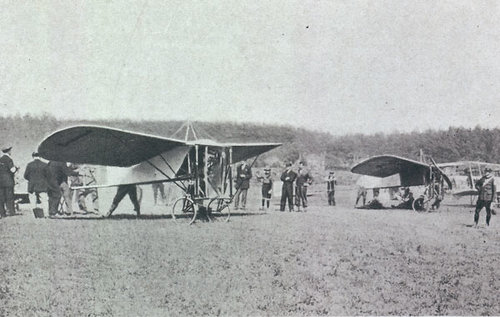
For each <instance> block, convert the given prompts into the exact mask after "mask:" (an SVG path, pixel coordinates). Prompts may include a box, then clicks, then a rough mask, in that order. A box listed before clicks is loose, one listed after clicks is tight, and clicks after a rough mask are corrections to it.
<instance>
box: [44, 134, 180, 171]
mask: <svg viewBox="0 0 500 317" xmlns="http://www.w3.org/2000/svg"><path fill="white" fill-rule="evenodd" d="M179 146H186V144H185V143H184V142H182V141H178V140H174V139H168V138H164V137H159V136H154V135H148V134H142V133H136V132H131V131H125V130H120V129H113V128H108V127H99V126H90V125H89V126H87V125H81V126H74V127H70V128H65V129H62V130H59V131H56V132H54V133H53V134H51V135H50V136H48V137H47V138H46V139H45V140H43V141H42V143H41V144H40V146H39V147H38V153H39V154H40V156H41V157H43V158H45V159H48V160H54V161H61V162H72V163H78V164H94V165H106V166H118V167H127V166H132V165H136V164H139V163H141V162H144V161H145V160H148V159H151V158H153V157H155V156H157V155H160V154H161V153H164V152H167V151H170V150H173V149H174V148H176V147H179Z"/></svg>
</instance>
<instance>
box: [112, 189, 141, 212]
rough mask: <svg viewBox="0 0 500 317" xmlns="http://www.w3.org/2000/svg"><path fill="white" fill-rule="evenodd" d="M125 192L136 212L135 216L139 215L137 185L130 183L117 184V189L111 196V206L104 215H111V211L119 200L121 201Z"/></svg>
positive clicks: (139, 206)
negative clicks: (112, 196) (113, 195)
mask: <svg viewBox="0 0 500 317" xmlns="http://www.w3.org/2000/svg"><path fill="white" fill-rule="evenodd" d="M127 194H128V197H129V198H130V201H131V202H132V204H133V205H134V211H135V212H136V213H137V216H140V215H141V205H140V204H139V200H138V199H137V186H136V185H134V184H130V185H120V186H118V189H117V190H116V195H115V197H114V198H113V203H112V204H111V207H110V208H109V211H108V213H107V215H106V217H109V216H111V214H112V213H113V211H115V209H116V207H118V204H119V203H120V201H122V199H123V197H125V195H127ZM141 196H142V192H141Z"/></svg>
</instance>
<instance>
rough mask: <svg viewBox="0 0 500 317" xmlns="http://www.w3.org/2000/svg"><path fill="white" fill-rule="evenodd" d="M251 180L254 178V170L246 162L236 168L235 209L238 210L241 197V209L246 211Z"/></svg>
mask: <svg viewBox="0 0 500 317" xmlns="http://www.w3.org/2000/svg"><path fill="white" fill-rule="evenodd" d="M250 178H252V168H251V167H250V165H248V163H247V162H246V161H244V162H243V163H242V164H241V165H239V166H238V167H237V168H236V197H235V201H234V209H235V210H237V209H238V205H239V203H240V196H241V209H243V210H244V209H245V207H246V204H247V192H248V188H250Z"/></svg>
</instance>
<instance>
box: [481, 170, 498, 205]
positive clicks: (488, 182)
mask: <svg viewBox="0 0 500 317" xmlns="http://www.w3.org/2000/svg"><path fill="white" fill-rule="evenodd" d="M476 188H477V190H478V191H479V197H478V199H479V200H484V201H493V200H494V198H496V191H497V188H496V184H495V178H494V177H493V176H491V177H490V178H486V176H483V177H481V178H480V179H479V180H478V181H477V182H476Z"/></svg>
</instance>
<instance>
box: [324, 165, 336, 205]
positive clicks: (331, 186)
mask: <svg viewBox="0 0 500 317" xmlns="http://www.w3.org/2000/svg"><path fill="white" fill-rule="evenodd" d="M335 185H337V179H336V178H335V172H334V171H331V172H330V174H328V177H327V178H326V192H327V194H328V205H330V206H335Z"/></svg>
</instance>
